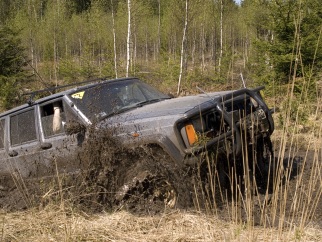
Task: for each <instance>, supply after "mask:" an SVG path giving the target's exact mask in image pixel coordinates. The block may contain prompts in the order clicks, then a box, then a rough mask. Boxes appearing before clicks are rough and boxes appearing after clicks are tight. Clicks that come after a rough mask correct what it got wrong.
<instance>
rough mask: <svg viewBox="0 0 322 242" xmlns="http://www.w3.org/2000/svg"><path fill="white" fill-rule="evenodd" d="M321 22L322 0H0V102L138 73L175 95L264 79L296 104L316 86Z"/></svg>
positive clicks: (273, 93) (313, 95)
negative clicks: (71, 85)
mask: <svg viewBox="0 0 322 242" xmlns="http://www.w3.org/2000/svg"><path fill="white" fill-rule="evenodd" d="M321 27H322V5H321V4H320V1H319V0H243V1H241V3H236V2H235V1H234V0H180V1H178V0H0V108H1V109H2V110H4V109H8V108H11V107H13V106H15V105H17V104H20V103H21V102H25V99H26V97H25V96H23V95H22V94H23V93H24V92H29V91H34V90H39V89H44V88H47V87H50V86H58V85H64V84H69V83H75V82H78V81H83V80H85V79H91V78H95V77H110V78H116V77H124V76H138V77H140V78H141V79H143V80H145V81H147V82H149V83H151V84H153V85H155V86H157V87H158V88H159V89H161V90H163V91H165V92H169V93H174V94H177V95H185V94H189V93H194V92H197V91H198V90H197V89H196V86H197V85H198V86H199V87H201V88H203V89H204V90H206V91H215V90H223V89H236V88H241V87H243V85H244V84H245V85H246V86H247V87H254V86H258V85H265V87H266V93H265V96H268V97H274V98H273V99H271V102H273V103H272V104H273V106H280V107H282V106H283V105H285V104H284V103H285V101H286V100H287V102H290V101H291V102H292V104H291V105H292V107H293V108H294V109H296V110H293V111H294V112H295V113H298V108H300V106H301V105H302V104H303V103H304V105H306V104H310V103H315V104H316V103H317V102H316V101H317V99H318V96H319V91H320V87H319V84H320V78H321V71H320V67H321V65H322V46H321ZM290 84H292V94H290V91H289V87H290ZM286 95H289V96H288V98H285V96H286ZM299 104H301V105H299ZM302 109H303V106H302ZM304 110H306V111H305V112H307V110H308V109H307V108H304ZM302 116H303V117H302V118H303V119H305V117H304V116H305V114H303V115H302Z"/></svg>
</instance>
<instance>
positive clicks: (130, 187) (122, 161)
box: [78, 131, 192, 213]
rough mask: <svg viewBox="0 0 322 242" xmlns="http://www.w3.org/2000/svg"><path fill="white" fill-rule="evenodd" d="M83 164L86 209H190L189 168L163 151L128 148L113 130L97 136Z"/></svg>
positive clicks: (93, 136)
mask: <svg viewBox="0 0 322 242" xmlns="http://www.w3.org/2000/svg"><path fill="white" fill-rule="evenodd" d="M80 159H81V160H82V166H83V168H84V169H83V173H82V177H83V179H82V183H81V185H80V186H79V190H78V192H79V195H78V197H80V199H79V204H80V205H81V206H82V207H83V208H84V209H90V210H92V211H93V210H94V211H95V210H101V209H105V210H116V209H122V208H126V209H127V210H130V211H132V212H136V213H145V212H149V213H158V212H161V211H163V210H164V209H165V207H170V208H173V207H179V208H182V207H188V206H191V205H192V199H191V194H192V191H191V188H192V186H191V184H192V177H191V175H190V174H189V168H188V167H186V166H184V165H183V164H178V163H175V162H174V161H173V160H172V159H171V158H170V157H169V156H168V155H167V154H166V153H165V152H164V151H163V150H162V148H161V147H159V146H156V145H142V146H139V147H135V148H130V147H124V146H123V145H121V144H120V143H119V142H118V141H117V140H116V139H115V138H114V137H113V136H112V134H111V133H110V132H109V131H106V132H100V133H97V132H93V133H91V136H90V137H89V139H88V142H87V143H86V144H85V145H84V149H83V151H82V153H81V155H80Z"/></svg>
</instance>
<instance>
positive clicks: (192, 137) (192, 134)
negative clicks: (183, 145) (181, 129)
mask: <svg viewBox="0 0 322 242" xmlns="http://www.w3.org/2000/svg"><path fill="white" fill-rule="evenodd" d="M185 128H186V133H187V137H188V141H189V144H190V145H193V144H194V143H195V142H197V141H198V137H197V134H196V131H195V128H194V127H193V125H192V124H187V125H186V127H185Z"/></svg>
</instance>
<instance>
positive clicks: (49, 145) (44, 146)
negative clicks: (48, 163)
mask: <svg viewBox="0 0 322 242" xmlns="http://www.w3.org/2000/svg"><path fill="white" fill-rule="evenodd" d="M51 147H53V145H52V143H42V144H41V145H40V148H42V149H43V150H48V149H50V148H51Z"/></svg>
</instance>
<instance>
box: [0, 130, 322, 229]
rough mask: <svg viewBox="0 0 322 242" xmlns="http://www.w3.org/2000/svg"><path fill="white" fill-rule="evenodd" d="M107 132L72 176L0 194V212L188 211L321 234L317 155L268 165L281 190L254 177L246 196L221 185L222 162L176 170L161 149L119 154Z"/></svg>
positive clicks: (90, 143)
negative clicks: (316, 229) (312, 228)
mask: <svg viewBox="0 0 322 242" xmlns="http://www.w3.org/2000/svg"><path fill="white" fill-rule="evenodd" d="M106 132H107V133H106ZM106 132H104V133H102V132H100V133H97V132H90V134H89V137H88V138H87V141H86V142H85V143H84V144H83V149H82V152H81V153H80V154H79V159H80V160H81V167H80V170H79V171H78V172H77V173H75V174H69V175H64V174H58V175H57V176H54V177H47V178H44V179H42V180H41V181H40V180H37V181H35V180H28V181H22V180H19V179H16V180H15V181H14V186H12V188H11V189H10V190H6V191H4V190H1V188H0V207H1V208H2V209H5V210H8V211H12V210H19V209H27V208H29V207H42V206H46V205H47V204H48V203H51V202H55V203H60V204H64V205H65V206H66V205H70V206H73V207H75V208H77V209H80V210H83V211H86V212H87V213H95V212H101V211H111V212H112V211H117V210H121V209H126V210H128V211H130V212H132V213H135V214H138V215H145V214H149V215H153V214H157V213H162V212H164V211H165V210H168V209H186V210H194V211H195V210H199V211H202V212H205V213H215V214H217V215H218V216H219V217H220V218H222V219H228V220H231V219H233V220H235V217H238V220H240V221H244V222H250V221H251V222H252V223H253V224H254V225H263V224H264V225H270V226H272V225H273V226H278V224H279V222H280V221H281V219H282V220H283V221H285V222H286V223H297V222H298V223H300V222H301V221H303V222H304V223H308V222H312V223H314V224H316V225H317V226H321V227H322V224H321V221H322V203H321V199H319V198H320V196H321V177H319V173H314V171H317V170H319V169H320V166H319V165H318V161H319V160H320V159H318V157H319V156H321V154H319V153H317V152H314V151H310V150H309V151H308V152H306V151H298V152H296V153H294V152H292V154H291V155H289V156H287V157H286V158H285V159H284V160H281V161H279V160H278V159H277V158H275V159H273V163H274V166H275V167H279V169H276V171H275V172H276V173H279V174H281V177H282V179H281V182H279V183H278V184H277V185H276V184H273V183H272V182H271V183H268V182H263V181H262V180H261V179H262V177H256V179H255V180H254V181H256V183H257V188H255V189H253V190H252V191H247V189H245V187H243V186H244V185H245V182H244V181H241V177H240V178H239V182H236V183H234V182H228V183H227V181H226V182H225V181H224V180H225V179H223V177H227V176H226V175H227V174H226V172H227V170H226V169H227V168H225V167H223V165H222V164H223V163H225V157H217V158H216V162H215V163H214V165H211V169H208V167H209V162H203V163H200V164H197V165H195V166H187V165H184V164H180V163H176V162H174V161H173V160H172V159H171V158H170V157H169V156H168V155H167V154H166V153H165V152H164V151H163V150H162V148H161V147H158V146H155V145H146V146H139V147H135V148H134V147H133V148H131V147H124V146H122V145H121V144H120V143H118V141H117V140H115V138H113V135H112V133H109V132H108V131H106ZM317 156H318V157H317ZM204 160H205V161H207V157H205V159H204ZM66 162H68V161H66ZM279 162H280V163H279ZM223 171H224V172H223ZM240 174H241V173H240ZM313 176H314V177H315V179H312V177H313ZM2 179H6V178H2ZM8 180H9V178H8ZM271 184H273V185H272V187H270V189H267V188H268V187H269V186H270V185H271ZM236 188H238V189H239V190H238V189H236ZM232 190H233V191H232ZM237 190H238V192H234V191H237ZM247 199H251V200H252V201H253V202H252V207H251V209H249V207H247V206H246V205H245V201H246V200H247ZM296 203H297V204H296ZM303 207H304V208H306V209H303Z"/></svg>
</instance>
